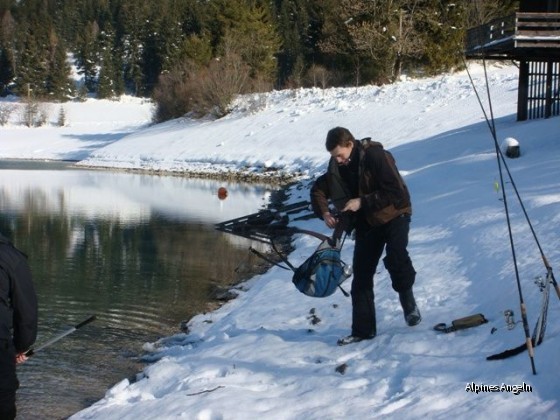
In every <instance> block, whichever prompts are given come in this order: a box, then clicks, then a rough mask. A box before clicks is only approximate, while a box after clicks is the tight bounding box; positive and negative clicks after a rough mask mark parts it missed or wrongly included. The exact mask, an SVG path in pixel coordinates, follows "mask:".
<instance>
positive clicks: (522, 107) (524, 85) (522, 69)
mask: <svg viewBox="0 0 560 420" xmlns="http://www.w3.org/2000/svg"><path fill="white" fill-rule="evenodd" d="M528 89H529V63H528V62H527V60H521V61H520V62H519V85H518V89H517V121H525V120H526V119H527V106H528V101H529V94H528Z"/></svg>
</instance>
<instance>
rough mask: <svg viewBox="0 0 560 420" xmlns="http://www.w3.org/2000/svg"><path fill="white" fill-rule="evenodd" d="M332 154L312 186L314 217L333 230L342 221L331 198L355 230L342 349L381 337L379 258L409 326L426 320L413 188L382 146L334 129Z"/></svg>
mask: <svg viewBox="0 0 560 420" xmlns="http://www.w3.org/2000/svg"><path fill="white" fill-rule="evenodd" d="M325 145H326V148H327V151H328V152H329V153H330V155H331V159H330V161H329V164H328V169H327V172H326V173H325V174H324V175H322V176H320V177H319V178H318V179H317V180H316V182H315V183H314V185H313V187H312V188H311V203H312V206H313V211H314V212H315V214H316V215H317V216H318V217H320V218H321V219H323V220H324V221H325V224H326V225H327V226H328V227H329V228H331V229H332V228H334V227H335V226H336V225H337V223H342V219H340V218H337V217H335V215H333V214H332V213H331V212H330V210H329V200H330V202H331V203H332V204H333V205H334V206H335V208H336V210H337V211H338V212H339V213H340V214H341V215H342V216H343V217H344V219H345V220H346V219H350V218H351V220H352V223H351V224H352V227H350V228H348V229H346V230H347V231H348V230H351V229H352V228H355V230H356V242H355V248H354V257H353V266H354V279H353V281H352V293H351V294H352V333H351V335H349V336H347V337H344V338H341V339H340V340H338V344H339V345H344V344H350V343H355V342H358V341H362V340H364V339H371V338H373V337H375V335H376V333H377V329H376V328H377V327H376V321H375V303H374V292H373V276H374V274H375V270H376V268H377V264H378V263H379V259H380V258H381V255H382V254H383V251H384V250H385V251H386V256H385V258H384V259H383V263H384V264H385V268H387V271H388V272H389V275H390V277H391V283H392V286H393V289H394V290H395V291H396V292H398V293H399V300H400V303H401V306H402V308H403V312H404V318H405V321H406V323H407V324H408V325H409V326H414V325H417V324H419V323H420V321H421V319H422V317H421V315H420V311H419V310H418V306H417V305H416V301H415V299H414V294H413V292H412V286H413V285H414V280H415V277H416V271H415V270H414V267H413V265H412V261H411V259H410V257H409V255H408V251H407V245H408V232H409V227H410V216H411V214H412V205H411V202H410V195H409V193H408V189H407V187H406V185H405V183H404V181H403V179H402V177H401V176H400V174H399V172H398V170H397V167H396V165H395V161H394V159H393V157H392V155H391V154H390V153H389V152H387V151H385V150H384V149H383V146H382V145H381V143H378V142H374V141H371V140H370V139H364V140H362V141H357V140H356V139H354V136H353V135H352V134H351V133H350V131H349V130H348V129H346V128H343V127H336V128H333V129H332V130H330V131H329V132H328V134H327V140H326V143H325Z"/></svg>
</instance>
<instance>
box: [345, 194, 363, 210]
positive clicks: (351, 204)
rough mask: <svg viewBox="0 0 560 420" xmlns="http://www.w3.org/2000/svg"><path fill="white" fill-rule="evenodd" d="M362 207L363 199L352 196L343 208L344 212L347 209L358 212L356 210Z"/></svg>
mask: <svg viewBox="0 0 560 420" xmlns="http://www.w3.org/2000/svg"><path fill="white" fill-rule="evenodd" d="M360 207H362V200H361V199H359V198H352V199H351V200H348V202H347V203H346V205H345V206H344V208H343V209H342V212H343V213H344V212H345V211H354V212H356V211H358V210H360Z"/></svg>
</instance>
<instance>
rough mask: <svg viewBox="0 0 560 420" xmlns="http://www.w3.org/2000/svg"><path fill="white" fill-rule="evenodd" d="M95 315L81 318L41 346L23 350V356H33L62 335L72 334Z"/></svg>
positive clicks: (91, 320) (61, 337)
mask: <svg viewBox="0 0 560 420" xmlns="http://www.w3.org/2000/svg"><path fill="white" fill-rule="evenodd" d="M95 319H96V316H95V315H92V316H90V317H89V318H87V319H85V320H83V321H82V322H80V323H79V324H76V325H74V326H73V327H71V328H69V329H67V330H66V331H63V332H61V333H60V334H58V335H56V336H55V337H53V338H51V339H50V340H49V341H47V342H46V343H44V344H42V345H41V346H39V347H37V348H36V349H29V350H27V352H25V356H27V357H31V356H33V355H34V354H35V353H37V352H38V351H41V350H43V349H44V348H45V347H48V346H50V345H52V344H54V343H56V342H57V341H59V340H61V339H63V338H64V337H66V336H67V335H70V334H72V333H73V332H74V331H76V330H79V329H80V328H82V327H83V326H84V325H87V324H89V323H90V322H93V321H95Z"/></svg>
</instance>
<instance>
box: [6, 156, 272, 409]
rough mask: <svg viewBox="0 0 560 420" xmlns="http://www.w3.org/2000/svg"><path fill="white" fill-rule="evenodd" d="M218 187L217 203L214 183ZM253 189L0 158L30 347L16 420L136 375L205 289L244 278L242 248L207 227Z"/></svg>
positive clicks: (267, 196)
mask: <svg viewBox="0 0 560 420" xmlns="http://www.w3.org/2000/svg"><path fill="white" fill-rule="evenodd" d="M222 186H223V187H225V188H227V190H228V196H227V198H226V199H220V198H219V197H218V194H217V191H218V188H219V187H222ZM278 193H279V192H278V191H277V189H275V188H273V187H270V186H263V185H260V186H259V185H240V184H235V183H224V182H219V181H209V180H197V179H187V178H183V177H178V176H154V175H145V174H137V173H125V172H111V171H99V170H90V169H77V168H73V167H72V166H71V165H70V164H68V163H45V162H16V161H8V162H0V232H2V233H3V234H4V235H5V236H7V237H9V238H10V239H11V240H12V241H13V242H14V243H15V244H16V246H17V247H18V248H20V249H21V250H23V251H24V252H26V253H27V254H28V256H29V263H30V266H31V269H32V272H33V276H34V284H35V287H36V291H37V295H38V299H39V335H38V339H37V342H36V345H35V347H38V346H40V345H41V344H42V343H44V342H47V341H48V340H49V339H50V338H52V337H53V336H56V335H57V334H59V333H61V332H63V331H65V330H67V329H68V328H70V327H72V326H74V325H76V324H77V323H79V322H81V321H83V320H84V319H86V318H88V317H89V316H90V315H96V316H97V319H96V321H94V322H93V323H91V324H88V325H86V326H84V327H83V328H81V329H79V330H77V331H76V332H74V333H73V334H71V335H68V336H67V337H65V338H64V339H62V340H60V341H58V342H57V343H55V344H53V345H52V346H49V347H47V348H45V349H44V350H41V351H39V352H37V353H36V354H35V355H34V356H33V357H31V358H30V359H29V360H28V361H27V362H26V363H24V364H23V365H20V366H18V377H19V379H20V382H21V387H20V389H19V391H18V394H17V398H18V419H38V418H41V419H60V418H65V417H68V416H70V415H72V414H73V413H75V412H77V411H79V410H80V409H82V408H85V407H86V406H89V405H90V404H92V403H93V402H95V401H97V400H99V399H100V398H102V397H103V396H104V394H105V391H106V390H107V389H108V388H109V387H111V386H112V385H114V384H115V383H117V382H119V381H120V380H122V379H124V378H131V377H134V376H135V374H136V373H137V372H139V371H140V370H141V369H142V368H143V366H144V365H143V364H142V362H141V356H142V354H143V351H142V346H143V345H144V343H147V342H153V341H156V340H157V339H158V338H161V337H165V336H169V335H173V334H175V333H179V332H180V331H181V323H182V322H183V321H187V320H188V319H190V318H191V317H192V316H194V315H196V314H198V313H201V312H204V311H205V310H207V308H208V302H209V300H210V299H211V296H212V293H213V291H215V290H216V288H220V287H222V286H225V287H227V286H231V285H233V284H235V283H237V282H239V281H240V280H242V279H243V278H247V276H248V275H250V273H251V268H250V267H252V265H253V264H254V263H257V261H255V258H256V257H255V256H254V255H253V254H251V253H250V252H248V247H249V244H248V243H247V242H244V241H239V238H236V237H232V236H231V235H227V234H224V233H220V232H217V231H216V230H215V229H214V224H215V223H218V222H220V221H224V220H229V219H232V218H235V217H239V216H242V215H245V214H249V213H253V212H256V211H258V210H259V209H261V208H262V207H263V206H265V205H266V204H267V203H268V202H269V200H271V199H274V196H275V195H277V194H278Z"/></svg>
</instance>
